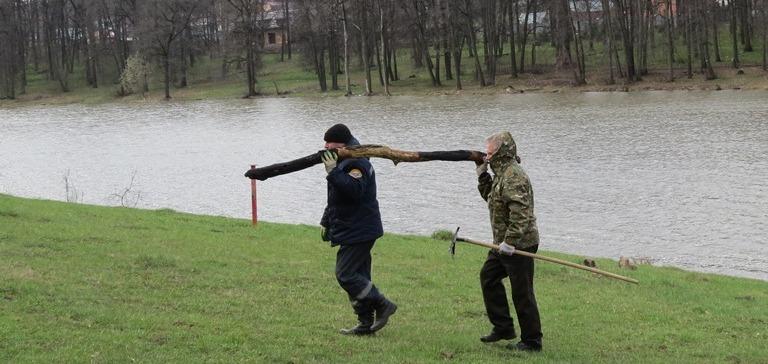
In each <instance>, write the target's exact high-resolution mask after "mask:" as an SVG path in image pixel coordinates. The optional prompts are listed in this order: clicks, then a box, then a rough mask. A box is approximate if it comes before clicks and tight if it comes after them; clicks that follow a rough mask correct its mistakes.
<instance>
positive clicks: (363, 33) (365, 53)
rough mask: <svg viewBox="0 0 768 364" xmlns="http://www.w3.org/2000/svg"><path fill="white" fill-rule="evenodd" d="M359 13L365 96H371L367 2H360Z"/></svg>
mask: <svg viewBox="0 0 768 364" xmlns="http://www.w3.org/2000/svg"><path fill="white" fill-rule="evenodd" d="M360 13H361V16H360V18H361V20H362V24H361V26H362V27H361V28H360V40H361V42H362V47H361V48H362V57H363V69H364V70H365V96H371V95H373V89H372V88H371V87H372V85H371V83H372V82H371V66H370V64H369V63H368V62H369V61H370V53H369V49H368V39H367V38H368V5H367V1H366V0H363V1H362V6H361V7H360Z"/></svg>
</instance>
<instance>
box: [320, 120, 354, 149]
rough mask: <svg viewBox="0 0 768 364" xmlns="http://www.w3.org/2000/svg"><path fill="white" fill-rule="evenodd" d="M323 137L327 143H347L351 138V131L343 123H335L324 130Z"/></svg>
mask: <svg viewBox="0 0 768 364" xmlns="http://www.w3.org/2000/svg"><path fill="white" fill-rule="evenodd" d="M323 139H325V141H326V142H328V143H344V144H347V143H349V141H350V140H352V132H350V131H349V128H347V126H346V125H344V124H336V125H334V126H332V127H331V128H330V129H328V131H326V132H325V137H324V138H323Z"/></svg>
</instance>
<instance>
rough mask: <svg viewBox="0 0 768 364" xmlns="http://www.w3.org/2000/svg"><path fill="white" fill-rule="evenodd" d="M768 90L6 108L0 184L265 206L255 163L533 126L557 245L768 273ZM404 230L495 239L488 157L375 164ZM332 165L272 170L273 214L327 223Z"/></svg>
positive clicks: (56, 194) (532, 143) (529, 142)
mask: <svg viewBox="0 0 768 364" xmlns="http://www.w3.org/2000/svg"><path fill="white" fill-rule="evenodd" d="M767 98H768V94H765V93H749V92H713V93H707V92H699V93H679V92H647V93H629V94H622V93H614V94H607V93H605V94H604V93H593V94H590V93H586V94H563V95H545V94H532V95H510V96H507V95H501V96H486V97H482V98H477V97H393V98H383V97H374V98H349V99H346V98H333V99H309V98H308V99H301V98H291V99H258V100H231V101H215V102H208V101H203V102H192V103H169V104H164V103H152V104H148V105H140V106H136V105H130V106H126V105H100V106H80V105H71V106H51V107H46V106H43V107H35V108H15V109H6V110H0V192H2V193H9V194H13V195H19V196H29V197H41V198H50V199H57V200H63V199H65V194H64V182H63V180H62V177H63V176H64V174H65V173H66V171H67V170H69V171H70V172H69V173H70V174H69V176H70V180H71V181H72V183H73V184H74V185H75V186H76V188H77V189H78V190H80V191H81V192H82V193H84V198H83V202H85V203H94V204H107V205H115V204H117V203H118V201H116V200H115V199H114V197H110V195H112V194H113V193H115V192H117V191H118V190H120V189H122V188H124V187H126V186H127V185H128V183H129V182H130V178H131V175H132V173H133V171H136V181H135V184H134V189H135V190H137V191H141V196H142V197H141V201H140V202H139V207H143V208H160V207H167V208H173V209H177V210H181V211H188V212H193V213H202V214H213V215H227V216H235V217H248V216H249V213H250V210H249V209H250V190H249V187H248V186H249V184H248V181H247V180H246V179H245V178H243V177H242V173H243V172H244V171H245V170H246V169H247V168H248V165H249V164H251V163H256V164H259V165H267V164H271V163H275V162H278V161H285V160H288V159H293V158H296V157H300V156H304V155H306V154H309V153H311V152H313V151H315V150H317V149H320V148H321V147H322V144H323V141H322V135H323V132H324V131H325V129H326V128H327V127H328V126H330V125H332V124H334V123H337V122H344V123H346V124H348V125H349V126H350V128H351V129H352V131H353V133H354V134H355V135H356V136H357V137H358V138H359V139H360V140H361V142H363V143H378V144H387V145H390V146H392V147H396V148H400V149H409V150H447V149H468V148H471V149H482V148H483V142H482V141H483V139H484V137H485V136H487V135H490V134H492V133H494V132H496V131H499V130H509V131H511V132H512V133H513V135H515V137H516V140H517V142H518V145H519V150H520V154H521V155H522V158H523V166H524V167H525V168H526V170H527V171H528V174H529V175H530V177H531V180H532V183H533V186H534V190H535V191H536V208H537V211H536V212H537V216H538V219H539V229H540V231H541V235H542V244H543V245H542V248H543V249H546V250H558V251H563V252H570V253H577V254H583V255H589V256H607V257H612V258H618V257H619V256H620V255H625V256H635V257H637V256H642V257H649V258H651V260H653V261H655V262H656V263H657V264H668V265H674V266H679V267H683V268H688V269H695V270H699V271H708V272H721V273H727V274H734V275H741V276H748V277H755V278H760V279H768V242H766V240H768V128H767V127H766V126H767V125H766V120H768V106H766V102H765V101H766V99H767ZM373 164H374V166H375V168H376V169H377V177H378V180H379V191H380V192H379V194H380V195H379V201H380V204H381V208H382V215H383V218H384V224H385V229H386V230H387V231H389V232H399V233H418V234H430V233H432V232H433V231H434V230H437V229H453V228H455V227H456V226H457V225H461V227H462V231H464V232H465V234H466V235H468V236H472V237H475V238H481V239H489V238H490V227H489V224H488V216H487V211H486V210H485V207H484V203H483V201H482V199H481V198H480V196H479V195H478V193H477V191H476V186H475V184H476V176H475V174H474V165H473V164H472V163H471V162H466V163H464V162H458V163H457V162H430V163H416V164H413V163H411V164H409V163H403V164H400V165H398V166H397V167H396V168H395V167H394V166H393V165H392V163H390V162H389V161H386V160H378V159H376V160H373ZM324 175H325V173H324V170H323V168H322V167H321V166H317V167H314V168H310V169H308V170H304V171H301V172H298V173H294V174H291V175H285V176H281V177H277V178H274V179H270V180H268V181H266V182H261V183H259V185H258V188H259V206H260V211H259V213H260V217H261V218H262V219H264V220H269V221H281V222H291V223H306V224H317V223H318V221H319V220H320V215H321V213H322V208H323V206H324V199H325V184H324V178H323V177H324Z"/></svg>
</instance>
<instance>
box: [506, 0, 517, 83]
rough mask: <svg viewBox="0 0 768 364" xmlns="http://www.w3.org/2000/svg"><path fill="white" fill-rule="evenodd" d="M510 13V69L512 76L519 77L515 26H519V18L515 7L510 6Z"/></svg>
mask: <svg viewBox="0 0 768 364" xmlns="http://www.w3.org/2000/svg"><path fill="white" fill-rule="evenodd" d="M515 6H517V0H515ZM507 10H508V11H509V13H508V14H507V15H508V17H509V71H510V73H511V74H512V78H517V54H516V53H515V47H516V44H515V36H516V35H517V34H516V33H515V28H516V27H517V18H516V17H515V12H514V10H515V9H514V7H512V6H510V7H509V8H508V9H507Z"/></svg>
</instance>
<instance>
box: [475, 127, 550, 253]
mask: <svg viewBox="0 0 768 364" xmlns="http://www.w3.org/2000/svg"><path fill="white" fill-rule="evenodd" d="M516 156H517V146H516V145H515V140H514V139H512V134H510V133H508V132H505V133H504V134H503V136H502V141H501V145H499V149H498V150H497V151H496V153H494V154H493V156H492V157H491V159H490V161H489V162H490V166H491V169H492V170H493V173H494V176H493V178H491V175H490V174H488V173H487V172H486V173H483V174H482V175H480V177H479V178H478V186H477V188H478V189H479V190H480V195H481V196H482V197H483V199H484V200H486V201H487V202H488V210H489V211H490V214H491V227H492V228H493V242H494V244H500V243H501V242H506V243H507V244H509V245H512V246H514V247H516V248H528V247H531V246H534V245H538V244H539V230H538V229H537V228H536V216H535V215H534V214H533V188H532V187H531V181H530V180H529V179H528V175H527V174H526V173H525V171H524V170H523V168H522V167H521V166H520V164H518V163H517V160H516Z"/></svg>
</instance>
